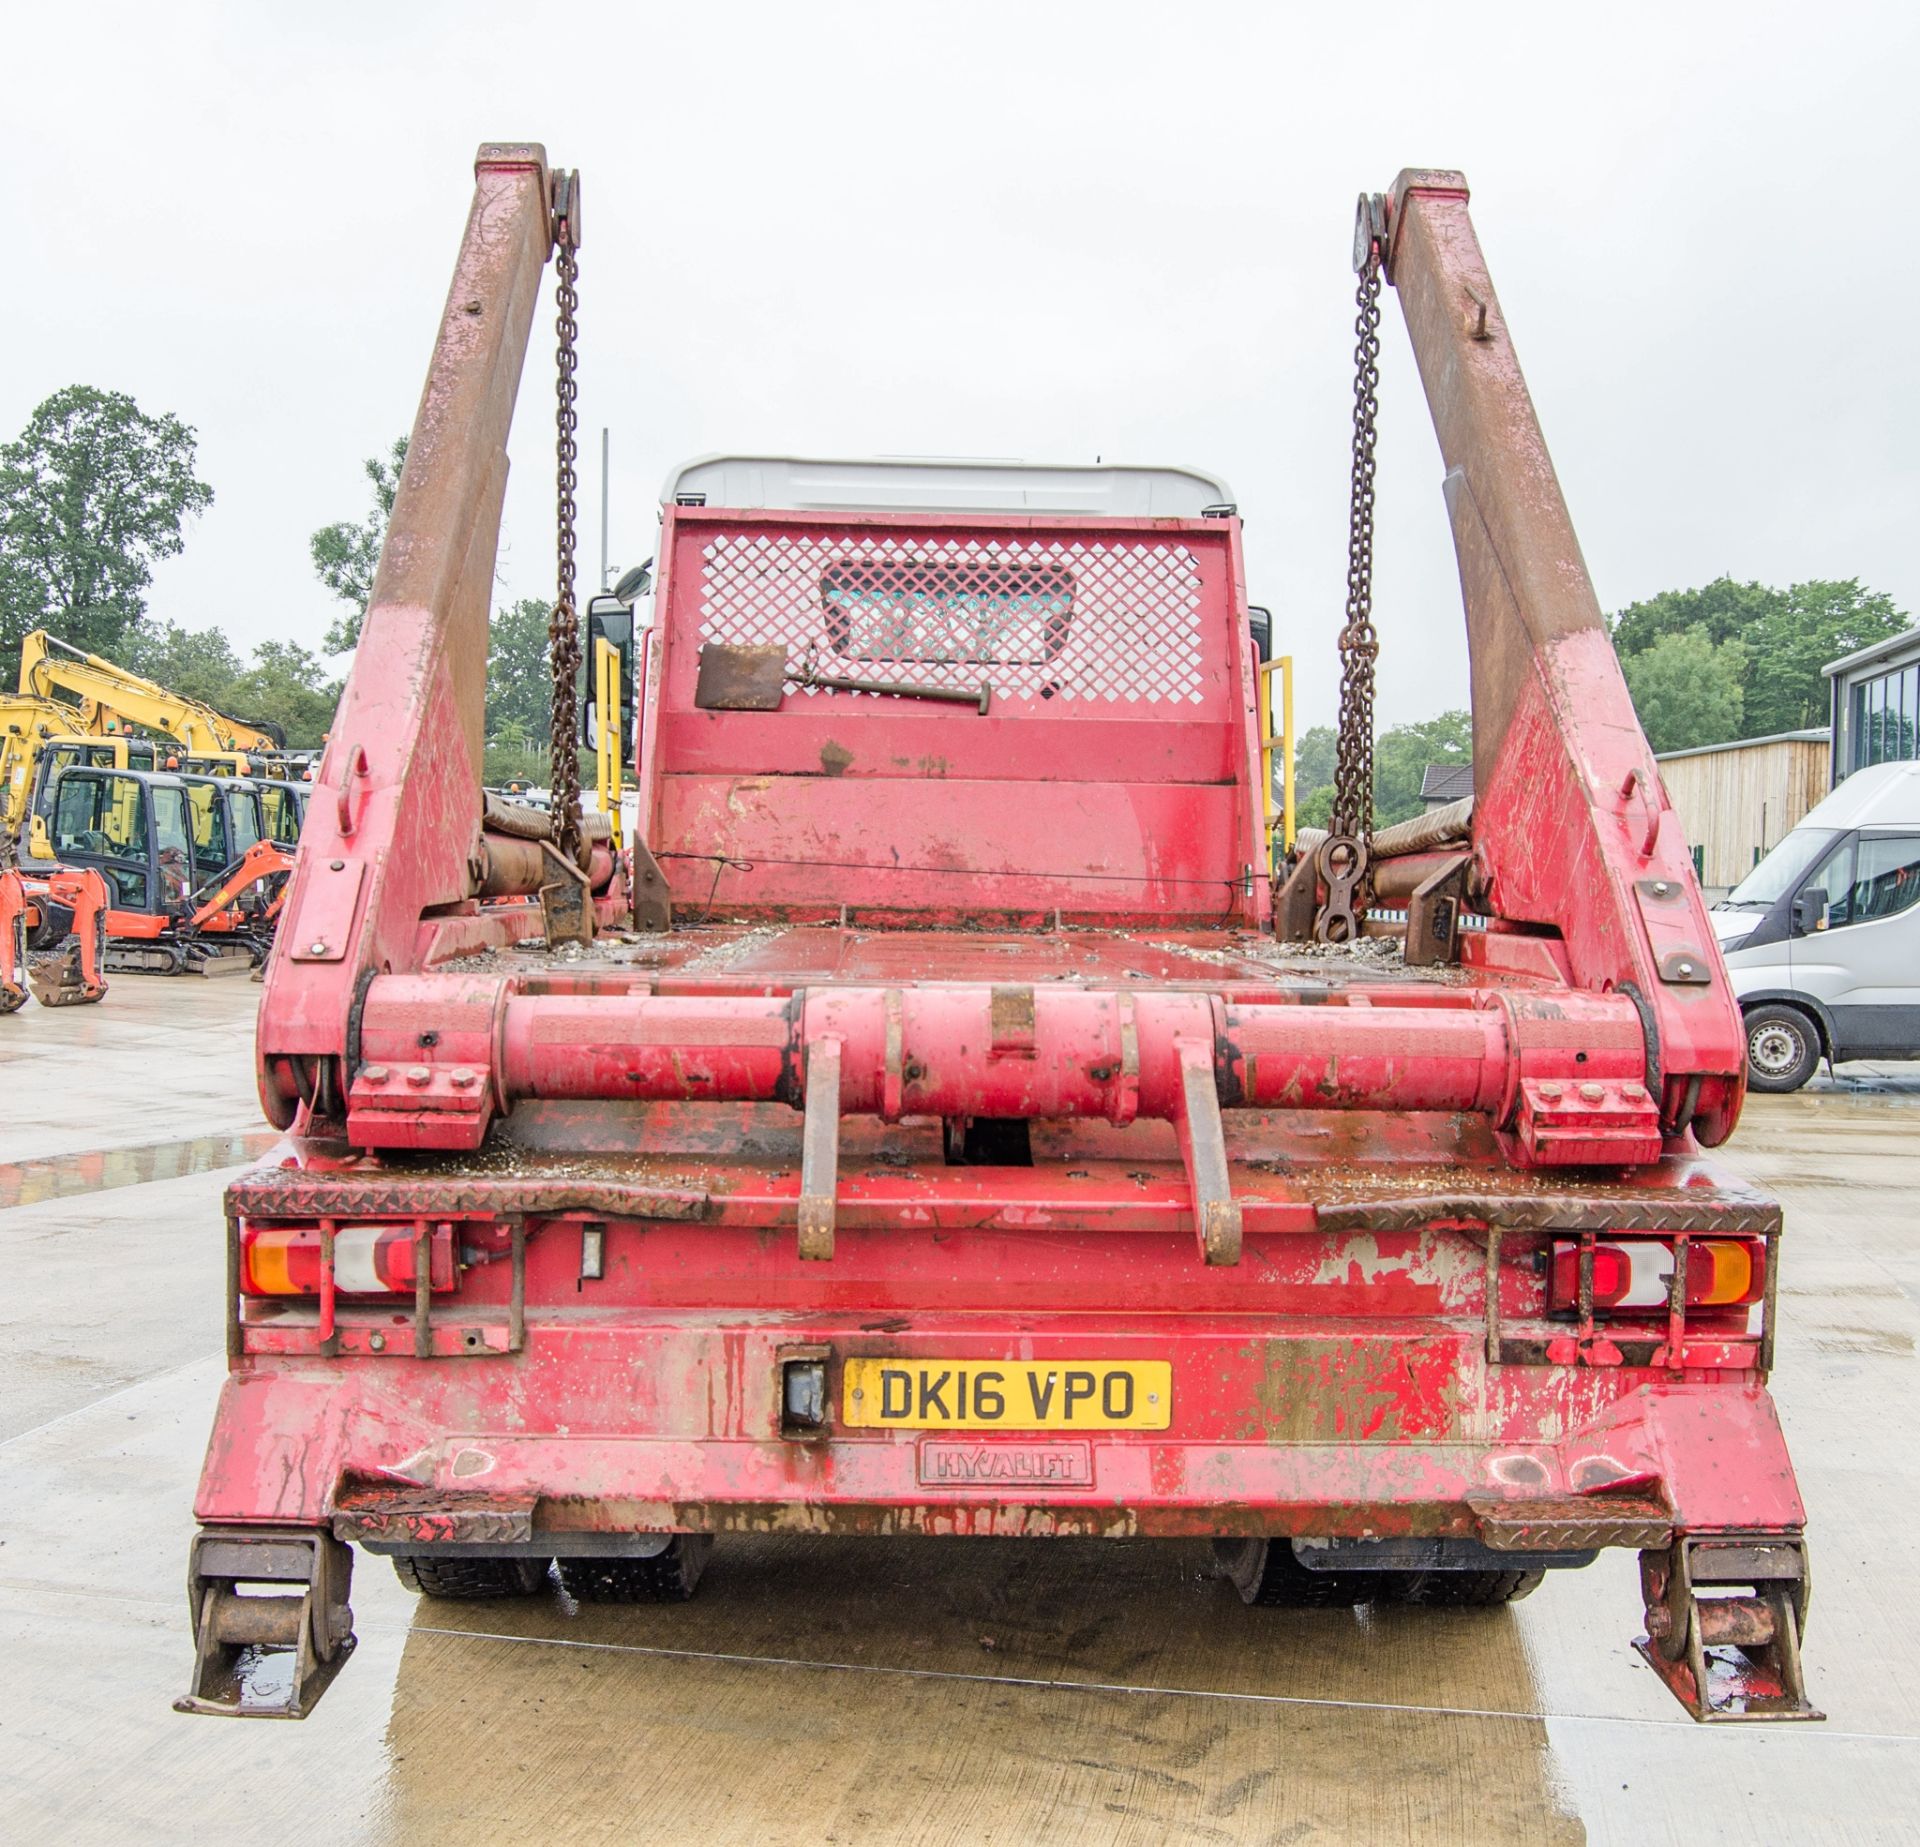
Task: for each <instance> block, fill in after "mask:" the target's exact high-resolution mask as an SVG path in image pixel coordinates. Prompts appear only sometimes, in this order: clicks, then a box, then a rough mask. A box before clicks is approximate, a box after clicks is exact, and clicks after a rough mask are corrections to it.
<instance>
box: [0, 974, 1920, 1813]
mask: <svg viewBox="0 0 1920 1847" xmlns="http://www.w3.org/2000/svg"><path fill="white" fill-rule="evenodd" d="M258 994H259V990H258V989H257V988H255V987H253V986H252V985H251V984H250V983H244V982H223V983H214V982H204V983H203V982H195V983H191V984H189V983H187V982H185V981H159V980H151V979H149V980H142V979H139V978H134V977H126V978H121V979H118V980H116V982H115V984H114V990H113V994H112V996H111V997H110V998H109V1000H108V1001H107V1002H106V1003H105V1004H104V1005H103V1006H101V1007H98V1008H86V1009H70V1010H66V1011H63V1012H58V1013H51V1014H43V1013H41V1012H39V1011H38V1010H37V1009H34V1008H29V1009H27V1010H26V1011H25V1012H23V1013H21V1014H18V1015H15V1016H13V1017H11V1018H9V1019H7V1020H4V1021H0V1835H4V1836H5V1837H6V1838H8V1839H17V1840H22V1841H26V1840H36V1841H37V1840H61V1841H111V1842H119V1841H131V1840H143V1841H145V1840H152V1841H189V1840H193V1841H200V1840H207V1839H217V1838H220V1837H221V1836H223V1835H227V1836H236V1837H242V1838H245V1839H248V1840H254V1841H269V1842H276V1843H277V1842H289V1841H293V1842H298V1841H309V1840H311V1841H319V1840H326V1841H377V1842H384V1841H427V1840H434V1841H437V1840H441V1839H446V1838H449V1837H452V1836H453V1835H454V1834H456V1832H457V1833H459V1834H460V1835H462V1836H464V1837H465V1838H468V1839H478V1840H491V1839H497V1838H505V1837H507V1836H509V1835H512V1836H517V1837H525V1838H534V1839H538V1838H542V1837H544V1838H550V1839H556V1840H583V1841H601V1840H606V1841H613V1840H619V1841H629V1840H645V1841H654V1840H659V1841H679V1840H685V1839H701V1840H706V1841H796V1842H800V1841H820V1842H847V1843H853V1842H879V1841H910V1842H926V1843H936V1842H947V1841H966V1842H974V1841H982V1842H985V1841H993V1842H1022V1841H1031V1840H1045V1841H1048V1842H1096V1841H1098V1842H1104V1841H1139V1842H1148V1841H1161V1840H1167V1839H1193V1840H1206V1841H1273V1842H1282V1841H1284V1842H1296V1841H1318V1840H1327V1841H1341V1840H1355V1841H1378V1840H1398V1839H1417V1840H1442V1841H1445V1840H1460V1841H1474V1842H1488V1841H1508V1840H1513V1841H1528V1842H1534V1841H1551V1842H1575V1841H1581V1840H1589V1841H1595V1842H1611V1841H1627V1840H1632V1841H1636V1842H1641V1841H1649V1840H1651V1841H1674V1842H1686V1843H1688V1844H1689V1847H1692V1844H1693V1843H1705V1842H1713V1841H1738V1842H1742V1843H1753V1842H1772V1841H1784V1840H1793V1841H1831V1842H1848V1843H1851V1842H1860V1841H1896V1840H1902V1841H1903V1840H1909V1839H1912V1838H1915V1836H1916V1834H1920V1667H1917V1666H1916V1663H1915V1652H1916V1648H1917V1647H1920V1623H1917V1622H1916V1615H1920V1596H1917V1595H1916V1590H1915V1573H1914V1570H1913V1568H1912V1566H1911V1565H1910V1564H1909V1558H1910V1556H1911V1554H1912V1551H1913V1543H1912V1534H1913V1531H1914V1527H1915V1525H1916V1523H1917V1522H1920V1461H1916V1457H1915V1445H1914V1432H1915V1430H1916V1415H1917V1414H1920V1373H1917V1372H1916V1370H1915V1360H1914V1337H1915V1334H1916V1332H1917V1331H1920V1312H1917V1311H1916V1300H1917V1299H1920V1219H1917V1217H1916V1211H1915V1200H1916V1198H1917V1197H1920V1067H1912V1066H1908V1067H1897V1066H1889V1067H1885V1068H1884V1070H1882V1071H1879V1072H1876V1071H1874V1070H1873V1069H1871V1068H1868V1067H1863V1066H1852V1067H1848V1068H1847V1069H1846V1071H1845V1072H1844V1073H1843V1076H1842V1078H1841V1080H1840V1081H1838V1082H1829V1081H1827V1080H1825V1079H1822V1080H1821V1081H1820V1083H1819V1085H1818V1087H1817V1088H1813V1089H1809V1090H1808V1091H1806V1092H1803V1093H1802V1094H1801V1095H1799V1096H1797V1097H1790V1098H1758V1099H1755V1100H1754V1102H1753V1103H1752V1104H1751V1106H1750V1107H1749V1110H1748V1114H1747V1116H1746V1118H1745V1120H1744V1122H1743V1124H1742V1128H1741V1133H1740V1136H1739V1138H1738V1141H1737V1142H1736V1144H1735V1146H1734V1147H1733V1149H1732V1150H1731V1151H1730V1153H1731V1158H1732V1161H1733V1163H1734V1164H1735V1165H1736V1166H1738V1167H1740V1168H1742V1169H1743V1170H1744V1171H1746V1172H1747V1173H1748V1174H1750V1175H1752V1176H1753V1177H1754V1178H1756V1179H1758V1180H1761V1181H1763V1182H1765V1183H1766V1184H1767V1185H1769V1186H1771V1187H1773V1188H1775V1189H1776V1190H1777V1191H1778V1192H1779V1193H1780V1194H1781V1195H1782V1196H1783V1197H1784V1198H1785V1200H1786V1203H1787V1206H1788V1212H1789V1218H1788V1226H1789V1237H1788V1246H1787V1258H1786V1262H1785V1266H1784V1272H1783V1275H1784V1285H1783V1293H1782V1298H1781V1306H1782V1314H1783V1333H1782V1341H1781V1351H1780V1357H1779V1369H1778V1372H1777V1373H1776V1376H1775V1392H1776V1396H1777V1398H1778V1400H1779V1403H1780V1407H1781V1411H1782V1414H1783V1416H1784V1418H1785V1421H1786V1424H1787V1428H1788V1433H1789V1436H1790V1438H1791V1440H1792V1444H1793V1451H1794V1455H1795V1458H1796V1461H1797V1463H1798V1465H1799V1470H1800V1478H1801V1483H1802V1487H1803V1490H1804V1492H1805V1495H1806V1499H1807V1502H1808V1506H1809V1510H1810V1514H1811V1523H1812V1533H1813V1548H1814V1549H1813V1559H1814V1565H1815V1572H1816V1579H1815V1583H1816V1589H1815V1596H1814V1607H1813V1615H1812V1621H1811V1625H1810V1629H1809V1636H1808V1659H1809V1664H1810V1677H1811V1679H1812V1683H1813V1693H1814V1697H1815V1699H1816V1700H1817V1702H1818V1703H1819V1704H1820V1705H1821V1706H1822V1707H1824V1708H1825V1710H1826V1711H1827V1712H1828V1714H1829V1715H1830V1716H1829V1719H1828V1722H1827V1723H1826V1724H1825V1725H1822V1726H1787V1727H1744V1728H1724V1729H1710V1728H1702V1727H1698V1726H1695V1725H1693V1724H1692V1723H1691V1722H1689V1721H1688V1720H1687V1719H1686V1717H1685V1716H1684V1715H1683V1714H1682V1713H1681V1712H1680V1711H1679V1709H1678V1708H1677V1707H1676V1706H1674V1705H1673V1704H1672V1702H1671V1701H1670V1700H1669V1698H1668V1696H1667V1695H1666V1693H1665V1692H1664V1691H1663V1690H1661V1689H1660V1688H1659V1686H1658V1685H1657V1684H1656V1683H1655V1681H1654V1679H1653V1677H1652V1675H1651V1674H1650V1673H1649V1672H1648V1670H1647V1669H1646V1668H1645V1667H1643V1666H1642V1665H1641V1664H1640V1663H1639V1662H1638V1660H1637V1659H1636V1658H1635V1657H1634V1656H1633V1655H1632V1653H1631V1651H1630V1649H1629V1647H1628V1644H1629V1641H1630V1640H1631V1638H1632V1636H1633V1635H1634V1634H1636V1633H1637V1632H1638V1624H1637V1615H1638V1598H1637V1592H1636V1584H1635V1579H1634V1571H1633V1566H1632V1561H1631V1559H1630V1558H1627V1557H1609V1558H1606V1559H1603V1561H1602V1562H1601V1563H1600V1564H1599V1565H1596V1566H1595V1567H1593V1568H1592V1569H1590V1570H1588V1571H1585V1572H1580V1573H1571V1574H1565V1575H1562V1576H1559V1577H1556V1578H1553V1579H1550V1580H1549V1581H1548V1583H1547V1584H1546V1586H1545V1587H1544V1588H1543V1589H1542V1590H1541V1591H1539V1592H1538V1593H1536V1595H1535V1596H1534V1597H1533V1598H1532V1599H1530V1600H1529V1601H1527V1602H1525V1603H1522V1604H1520V1605H1518V1606H1516V1607H1515V1608H1513V1609H1511V1610H1506V1611H1492V1612H1443V1611H1414V1610H1383V1611H1381V1612H1378V1613H1375V1614H1371V1615H1362V1616H1356V1615H1353V1614H1342V1615H1333V1614H1322V1613H1312V1614H1294V1613H1289V1612H1284V1611H1259V1612H1249V1611H1246V1610H1244V1609H1243V1608H1242V1607H1241V1606H1240V1604H1239V1602H1238V1599H1237V1598H1235V1597H1234V1596H1233V1594H1232V1593H1231V1591H1230V1590H1228V1589H1227V1588H1226V1587H1225V1586H1223V1585H1221V1584H1219V1583H1217V1582H1215V1581H1214V1580H1213V1579H1212V1577H1211V1576H1210V1574H1209V1572H1208V1570H1207V1556H1206V1552H1205V1549H1204V1548H1202V1547H1195V1546H1187V1545H1171V1544H1168V1545H1162V1544H1147V1543H1136V1544H1130V1545H1122V1544H1116V1543H1113V1542H1101V1541H1089V1542H1051V1543H1040V1542H1020V1541H1006V1542H1002V1541H987V1540H974V1541H948V1542H939V1541H924V1540H893V1541H886V1540H865V1541H862V1540H824V1539H806V1538H797V1537H792V1538H758V1539H739V1540H735V1541H732V1542H725V1541H723V1542H722V1544H721V1545H720V1547H719V1548H718V1549H717V1550H716V1552H715V1554H714V1559H713V1563H712V1565H711V1566H710V1567H709V1570H708V1573H707V1577H706V1579H705V1581H704V1583H703V1585H702V1587H701V1592H700V1596H699V1598H698V1599H697V1600H696V1601H695V1602H694V1603H693V1604H691V1605H687V1606H684V1607H677V1608H641V1609H608V1608H600V1609H585V1610H583V1609H578V1608H576V1607H574V1606H572V1605H571V1604H569V1603H568V1602H567V1601H566V1600H565V1599H564V1598H562V1597H561V1596H560V1595H559V1593H558V1592H557V1591H556V1592H554V1593H553V1594H552V1595H551V1596H550V1597H548V1598H546V1599H544V1600H538V1601H534V1602H530V1603H526V1604H518V1605H499V1606H460V1605H455V1604H429V1603H422V1602H421V1601H419V1600H417V1599H415V1598H413V1597H411V1596H409V1595H408V1594H407V1593H406V1592H405V1591H403V1590H402V1589H401V1588H400V1586H399V1585H398V1583H397V1582H396V1581H395V1580H394V1578H393V1576H392V1574H391V1572H390V1571H389V1570H388V1569H387V1568H386V1566H385V1565H384V1564H383V1563H382V1562H380V1561H377V1560H371V1559H363V1560H362V1561H361V1562H360V1564H359V1567H358V1569H357V1572H356V1579H355V1585H354V1599H353V1600H354V1605H355V1609H356V1611H357V1613H358V1627H359V1632H360V1636H361V1644H360V1648H359V1650H358V1652H357V1653H356V1655H355V1656H354V1658H353V1660H352V1661H351V1662H350V1663H349V1664H348V1666H347V1669H346V1671H345V1672H344V1673H343V1674H342V1676H341V1677H340V1679H339V1681H338V1682H337V1683H336V1684H335V1686H334V1687H333V1688H332V1690H331V1691H330V1692H329V1693H328V1695H327V1697H326V1699H325V1701H324V1702H323V1704H322V1705H321V1706H320V1708H319V1711H318V1712H317V1714H316V1715H315V1716H314V1717H313V1718H312V1719H310V1720H308V1721H307V1722H305V1723H304V1724H301V1725H269V1724H251V1725H241V1724H232V1723H226V1722H221V1721H214V1720H203V1719H188V1718H182V1717H179V1716H177V1715H176V1714H174V1713H173V1712H172V1711H171V1710H170V1709H169V1701H170V1700H171V1698H172V1697H173V1696H174V1694H176V1693H177V1692H179V1691H180V1690H182V1688H183V1687H184V1685H185V1681H186V1675H187V1667H188V1653H187V1635H186V1623H185V1615H186V1612H185V1597H184V1594H183V1593H184V1586H183V1572H184V1566H185V1557H186V1540H187V1535H188V1533H189V1531H190V1530H191V1512H190V1508H191V1500H192V1492H193V1483H194V1477H195V1473H196V1471H197V1468H198V1463H199V1456H200V1450H201V1447H202V1445H203V1444H204V1441H205V1438H206V1431H207V1426H208V1421H209V1417H210V1414H211V1409H212V1404H213V1398H214V1393H215V1390H216V1388H217V1386H218V1382H219V1379H220V1376H221V1372H222V1369H223V1362H222V1360H221V1358H220V1355H219V1347H220V1335H219V1306H218V1305H219V1295H220V1288H221V1276H220V1271H221V1256H220V1239H219V1231H218V1227H219V1222H220V1221H219V1206H218V1201H219V1194H220V1189H221V1187H222V1185H223V1184H224V1181H225V1179H226V1177H227V1174H228V1173H229V1172H230V1171H231V1168H232V1165H237V1164H239V1163H242V1162H244V1161H245V1160H246V1159H247V1158H248V1156H249V1154H250V1153H251V1151H252V1148H253V1146H254V1145H255V1144H253V1143H252V1142H250V1141H249V1139H248V1138H249V1136H250V1135H253V1134H257V1133H258V1132H259V1127H260V1124H259V1117H258V1106H257V1104H256V1102H255V1100H254V1097H253V1093H252V1074H251V1060H250V1046H251V1027H252V1014H253V1008H254V1004H255V1002H256V1000H257V998H258Z"/></svg>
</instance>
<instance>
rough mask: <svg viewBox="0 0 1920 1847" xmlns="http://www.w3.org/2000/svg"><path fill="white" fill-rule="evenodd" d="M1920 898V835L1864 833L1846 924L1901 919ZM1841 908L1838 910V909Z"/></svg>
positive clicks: (1846, 902) (1857, 853)
mask: <svg viewBox="0 0 1920 1847" xmlns="http://www.w3.org/2000/svg"><path fill="white" fill-rule="evenodd" d="M1916 898H1920V835H1914V834H1862V835H1861V836H1860V840H1859V843H1858V845H1857V846H1856V848H1855V851H1854V861H1853V883H1852V884H1851V885H1850V886H1849V888H1848V890H1847V895H1846V898H1845V900H1844V905H1845V910H1846V915H1845V917H1844V918H1841V919H1839V920H1838V921H1840V922H1844V923H1872V922H1874V921H1876V920H1877V919H1879V918H1882V917H1897V916H1898V915H1899V914H1900V913H1901V912H1902V911H1904V910H1906V909H1907V908H1908V906H1910V905H1911V904H1912V903H1913V902H1914V900H1915V899H1916ZM1836 908H1837V907H1836Z"/></svg>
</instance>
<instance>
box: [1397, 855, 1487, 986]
mask: <svg viewBox="0 0 1920 1847" xmlns="http://www.w3.org/2000/svg"><path fill="white" fill-rule="evenodd" d="M1472 864H1473V855H1472V854H1471V853H1455V854H1453V855H1452V856H1451V857H1450V858H1448V859H1447V860H1445V861H1444V862H1443V863H1442V864H1440V865H1439V866H1437V867H1435V868H1434V870H1433V871H1432V872H1430V873H1428V875H1427V876H1426V877H1425V878H1424V879H1422V880H1421V881H1420V883H1419V884H1418V885H1417V886H1415V887H1414V891H1413V895H1412V896H1411V897H1410V898H1409V899H1408V900H1407V947H1406V961H1407V966H1408V967H1409V968H1422V967H1426V966H1430V965H1432V964H1435V963H1441V962H1458V961H1459V960H1460V906H1461V903H1462V901H1463V900H1464V898H1465V896H1466V880H1467V868H1468V867H1469V866H1471V865H1472Z"/></svg>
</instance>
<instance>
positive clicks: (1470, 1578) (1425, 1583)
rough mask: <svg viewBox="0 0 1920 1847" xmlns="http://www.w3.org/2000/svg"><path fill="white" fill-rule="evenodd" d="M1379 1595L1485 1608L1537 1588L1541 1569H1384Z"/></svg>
mask: <svg viewBox="0 0 1920 1847" xmlns="http://www.w3.org/2000/svg"><path fill="white" fill-rule="evenodd" d="M1380 1575H1381V1576H1382V1577H1383V1578H1385V1579H1389V1580H1391V1582H1389V1583H1386V1584H1383V1585H1382V1586H1381V1592H1380V1594H1381V1596H1382V1597H1383V1598H1388V1599H1391V1600H1392V1601H1393V1602H1395V1603H1413V1604H1421V1605H1424V1606H1425V1607H1426V1608H1428V1609H1432V1610H1486V1609H1491V1608H1493V1607H1494V1605H1496V1604H1501V1603H1518V1602H1519V1601H1520V1599H1521V1598H1522V1597H1530V1596H1532V1594H1533V1593H1534V1592H1535V1591H1536V1590H1538V1589H1539V1588H1540V1580H1541V1579H1542V1578H1544V1577H1545V1576H1546V1575H1547V1574H1546V1573H1545V1572H1544V1571H1384V1572H1382V1573H1381V1574H1380Z"/></svg>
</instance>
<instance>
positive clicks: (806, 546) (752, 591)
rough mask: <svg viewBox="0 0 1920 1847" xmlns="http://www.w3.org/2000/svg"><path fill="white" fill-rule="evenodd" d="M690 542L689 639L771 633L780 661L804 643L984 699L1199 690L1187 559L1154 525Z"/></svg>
mask: <svg viewBox="0 0 1920 1847" xmlns="http://www.w3.org/2000/svg"><path fill="white" fill-rule="evenodd" d="M702 557H703V559H704V562H705V567H706V569H705V576H704V581H703V583H702V586H701V592H700V638H701V640H702V641H713V642H725V643H731V644H734V645H743V644H744V645H749V646H755V645H757V646H763V647H764V646H770V645H773V644H776V643H779V644H784V645H785V647H786V648H787V651H788V659H789V662H790V664H791V666H792V667H793V668H794V669H795V670H796V671H797V670H798V668H799V665H800V662H801V660H802V659H803V658H804V656H805V654H806V650H807V647H808V645H809V644H810V643H811V644H813V645H815V646H816V647H817V649H818V663H819V667H820V670H821V671H822V672H823V673H837V674H843V675H844V674H851V675H854V676H857V677H866V678H874V679H912V680H916V681H924V682H927V683H929V684H932V685H936V686H955V687H967V688H973V687H977V686H978V685H979V684H980V682H981V680H982V679H987V680H990V681H991V682H992V684H993V691H994V696H995V697H996V698H998V699H1038V698H1059V699H1064V700H1085V701H1104V702H1108V703H1122V702H1124V703H1127V704H1148V705H1153V704H1194V705H1197V704H1199V703H1200V702H1201V701H1202V699H1203V698H1204V697H1205V678H1204V673H1203V661H1202V646H1201V641H1202V632H1201V600H1202V592H1201V577H1200V564H1199V560H1198V559H1197V558H1195V556H1194V554H1193V553H1192V551H1191V550H1189V549H1188V548H1187V547H1186V546H1185V545H1181V544H1177V543H1172V542H1169V541H1168V540H1165V539H1137V540H1135V539H1099V540H1076V539H1065V538H1063V539H1053V540H1044V541H1040V540H1036V541H1020V540H1010V539H988V538H959V539H950V538H940V539H913V538H889V537H884V536H882V535H880V534H877V533H876V534H861V533H849V532H841V533H818V534H804V533H786V532H752V531H749V532H721V533H717V534H716V535H715V536H714V538H713V539H712V540H711V541H710V542H709V543H708V545H707V546H706V548H705V550H704V552H703V553H702ZM796 696H802V697H811V696H814V695H812V694H809V693H807V692H806V690H805V689H802V688H797V687H789V688H788V697H789V698H792V697H796ZM837 696H838V697H842V698H844V697H845V696H846V695H844V694H840V695H837Z"/></svg>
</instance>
